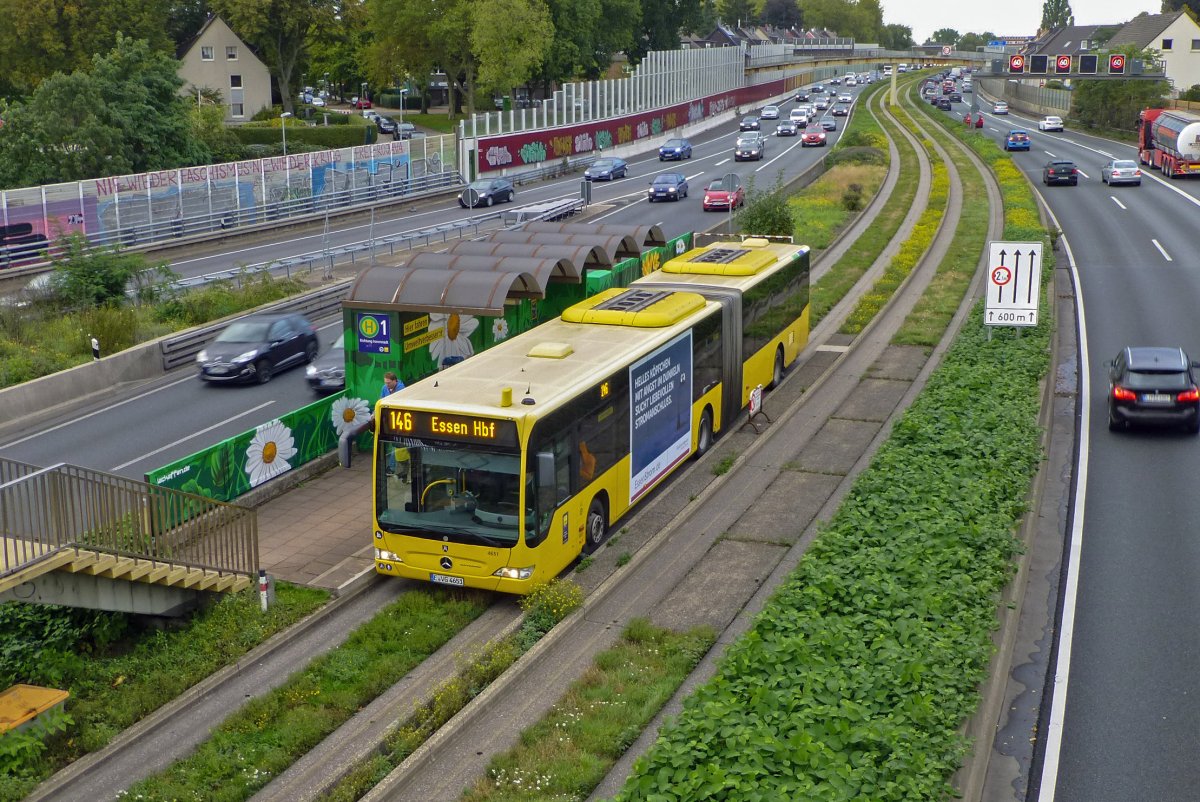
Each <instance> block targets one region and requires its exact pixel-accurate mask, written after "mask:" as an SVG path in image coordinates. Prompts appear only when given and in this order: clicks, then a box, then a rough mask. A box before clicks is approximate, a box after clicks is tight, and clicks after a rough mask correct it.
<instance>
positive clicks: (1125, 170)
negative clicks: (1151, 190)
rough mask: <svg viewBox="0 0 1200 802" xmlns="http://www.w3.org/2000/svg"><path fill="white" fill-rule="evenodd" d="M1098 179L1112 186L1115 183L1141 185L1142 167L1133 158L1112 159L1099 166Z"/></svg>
mask: <svg viewBox="0 0 1200 802" xmlns="http://www.w3.org/2000/svg"><path fill="white" fill-rule="evenodd" d="M1100 180H1101V181H1102V182H1103V183H1105V184H1108V185H1109V186H1113V185H1115V184H1133V185H1134V186H1135V187H1140V186H1141V185H1142V169H1141V168H1140V167H1138V163H1137V162H1135V161H1134V160H1133V159H1113V160H1112V161H1110V162H1108V163H1107V164H1105V165H1104V166H1103V167H1101V168H1100Z"/></svg>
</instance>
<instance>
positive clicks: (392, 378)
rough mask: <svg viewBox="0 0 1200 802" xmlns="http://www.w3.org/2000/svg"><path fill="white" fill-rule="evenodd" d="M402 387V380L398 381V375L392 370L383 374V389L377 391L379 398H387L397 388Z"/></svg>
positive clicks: (400, 388)
mask: <svg viewBox="0 0 1200 802" xmlns="http://www.w3.org/2000/svg"><path fill="white" fill-rule="evenodd" d="M403 389H404V382H402V381H400V377H399V376H397V375H396V374H395V373H393V372H392V371H390V370H389V371H388V372H387V373H385V374H383V389H382V390H380V391H379V397H380V398H387V397H388V396H389V395H391V394H392V393H394V392H396V391H397V390H403Z"/></svg>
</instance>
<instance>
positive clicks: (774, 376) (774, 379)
mask: <svg viewBox="0 0 1200 802" xmlns="http://www.w3.org/2000/svg"><path fill="white" fill-rule="evenodd" d="M782 381H783V350H782V349H779V350H777V351H776V352H775V368H774V370H772V371H771V386H770V387H768V388H767V389H768V390H774V389H775V388H776V387H778V386H779V384H780V382H782Z"/></svg>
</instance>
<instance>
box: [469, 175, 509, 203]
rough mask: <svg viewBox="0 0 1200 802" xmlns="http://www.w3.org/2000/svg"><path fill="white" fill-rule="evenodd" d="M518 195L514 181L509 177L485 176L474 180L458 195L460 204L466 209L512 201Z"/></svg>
mask: <svg viewBox="0 0 1200 802" xmlns="http://www.w3.org/2000/svg"><path fill="white" fill-rule="evenodd" d="M516 195H517V191H516V190H515V189H514V188H513V182H512V181H510V180H509V179H507V178H483V179H480V180H479V181H472V182H471V183H469V184H467V188H466V189H464V190H463V191H462V194H460V195H459V196H458V205H459V206H461V207H463V208H464V209H471V208H474V207H476V206H491V205H492V204H493V203H511V202H512V199H513V198H515V197H516Z"/></svg>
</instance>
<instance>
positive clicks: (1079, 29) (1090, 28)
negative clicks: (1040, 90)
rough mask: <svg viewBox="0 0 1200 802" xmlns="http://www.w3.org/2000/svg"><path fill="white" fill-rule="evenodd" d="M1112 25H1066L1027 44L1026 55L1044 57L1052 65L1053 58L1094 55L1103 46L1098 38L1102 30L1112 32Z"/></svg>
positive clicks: (1102, 42)
mask: <svg viewBox="0 0 1200 802" xmlns="http://www.w3.org/2000/svg"><path fill="white" fill-rule="evenodd" d="M1114 27H1116V26H1113V25H1066V26H1063V27H1062V28H1055V29H1053V30H1050V31H1047V32H1045V33H1044V34H1042V35H1041V36H1039V37H1038V38H1037V39H1035V40H1033V41H1032V42H1030V43H1029V46H1028V47H1026V48H1025V54H1026V55H1044V56H1049V57H1050V63H1051V64H1053V63H1054V57H1055V56H1071V57H1072V58H1075V57H1077V56H1079V55H1080V54H1081V53H1095V52H1096V51H1097V50H1099V49H1100V48H1101V47H1103V46H1104V44H1105V43H1104V41H1103V39H1102V38H1100V33H1101V31H1102V30H1103V29H1109V30H1112V29H1113V28H1114Z"/></svg>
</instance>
